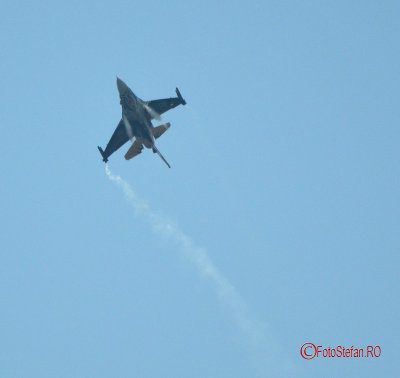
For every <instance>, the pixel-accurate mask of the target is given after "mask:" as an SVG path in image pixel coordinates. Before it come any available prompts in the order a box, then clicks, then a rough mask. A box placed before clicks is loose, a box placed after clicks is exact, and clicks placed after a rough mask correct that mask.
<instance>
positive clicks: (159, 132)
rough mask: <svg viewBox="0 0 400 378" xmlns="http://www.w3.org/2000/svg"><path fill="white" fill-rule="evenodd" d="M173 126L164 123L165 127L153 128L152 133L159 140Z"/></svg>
mask: <svg viewBox="0 0 400 378" xmlns="http://www.w3.org/2000/svg"><path fill="white" fill-rule="evenodd" d="M170 126H171V124H170V123H169V122H167V123H164V124H163V125H160V126H157V127H153V128H152V129H151V132H152V133H153V136H154V138H155V139H157V138H159V137H160V136H161V135H163V134H164V133H165V132H166V131H167V130H168V129H169V128H170Z"/></svg>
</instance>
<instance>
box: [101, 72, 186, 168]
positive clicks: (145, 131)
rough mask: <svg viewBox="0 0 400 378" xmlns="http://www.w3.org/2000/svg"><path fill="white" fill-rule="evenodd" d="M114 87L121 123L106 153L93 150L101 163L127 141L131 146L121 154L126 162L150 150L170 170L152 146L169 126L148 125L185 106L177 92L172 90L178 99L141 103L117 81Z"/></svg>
mask: <svg viewBox="0 0 400 378" xmlns="http://www.w3.org/2000/svg"><path fill="white" fill-rule="evenodd" d="M117 87H118V92H119V97H120V103H121V106H122V119H121V120H120V121H119V124H118V126H117V128H116V129H115V131H114V134H113V135H112V137H111V139H110V141H109V142H108V144H107V147H106V149H105V150H104V151H103V149H102V148H101V147H97V148H98V149H99V151H100V153H101V156H102V157H103V161H104V162H105V163H107V161H108V158H109V156H110V155H111V154H112V153H113V152H115V151H117V150H118V149H119V148H120V147H121V146H122V145H123V144H125V143H126V142H127V141H128V140H131V141H132V142H133V143H132V146H131V147H130V148H129V150H128V152H127V153H126V154H125V159H126V160H129V159H132V158H133V157H135V156H136V155H139V154H140V153H141V152H142V150H143V146H145V147H146V148H151V149H152V150H153V152H154V153H157V154H158V155H159V156H160V158H161V159H162V160H163V161H164V162H165V164H167V165H168V167H169V168H171V166H170V165H169V164H168V162H167V161H166V160H165V159H164V156H162V155H161V153H160V151H158V149H157V147H156V146H155V144H154V142H155V139H157V138H158V137H160V136H161V135H162V134H164V132H165V131H166V130H168V128H169V127H170V126H171V125H170V123H169V122H168V123H164V124H162V125H160V126H157V127H154V126H153V125H152V124H151V120H152V119H156V120H161V118H160V114H162V113H164V112H166V111H167V110H170V109H172V108H175V107H176V106H178V105H180V104H182V105H185V104H186V101H185V100H184V99H183V98H182V95H181V93H180V92H179V89H178V88H176V95H177V96H178V97H172V98H164V99H160V100H152V101H143V100H142V99H140V98H139V97H137V96H136V95H135V94H134V93H133V92H132V91H131V90H130V88H129V87H128V86H127V85H126V84H125V83H124V82H123V81H122V80H121V79H119V78H117Z"/></svg>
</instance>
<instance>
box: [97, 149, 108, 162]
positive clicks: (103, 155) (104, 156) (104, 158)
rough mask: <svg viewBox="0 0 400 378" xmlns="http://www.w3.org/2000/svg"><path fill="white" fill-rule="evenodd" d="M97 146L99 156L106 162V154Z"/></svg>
mask: <svg viewBox="0 0 400 378" xmlns="http://www.w3.org/2000/svg"><path fill="white" fill-rule="evenodd" d="M97 148H98V149H99V151H100V153H101V156H102V157H103V161H104V163H107V162H108V159H107V157H106V155H105V154H104V151H103V149H102V148H101V147H100V146H97Z"/></svg>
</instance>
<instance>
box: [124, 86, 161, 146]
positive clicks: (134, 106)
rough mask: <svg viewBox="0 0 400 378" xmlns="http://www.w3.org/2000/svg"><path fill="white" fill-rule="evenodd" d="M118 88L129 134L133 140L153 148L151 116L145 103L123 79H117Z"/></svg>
mask: <svg viewBox="0 0 400 378" xmlns="http://www.w3.org/2000/svg"><path fill="white" fill-rule="evenodd" d="M117 87H118V92H119V97H120V103H121V106H122V120H123V121H124V124H125V127H126V130H127V134H128V135H129V136H130V138H131V139H132V137H136V138H138V139H139V140H140V141H141V142H142V143H143V144H144V146H145V147H147V148H151V147H153V146H154V137H153V134H152V132H151V127H152V124H151V116H150V114H149V113H148V112H147V110H146V108H145V104H144V101H143V100H142V99H140V98H139V97H137V96H136V95H135V94H134V93H133V92H132V90H131V89H130V88H129V87H128V86H127V85H126V84H125V83H124V82H123V81H122V80H121V79H117Z"/></svg>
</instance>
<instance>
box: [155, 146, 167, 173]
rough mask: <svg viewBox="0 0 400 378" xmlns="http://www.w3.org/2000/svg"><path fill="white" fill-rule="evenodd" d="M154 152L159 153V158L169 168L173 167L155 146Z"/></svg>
mask: <svg viewBox="0 0 400 378" xmlns="http://www.w3.org/2000/svg"><path fill="white" fill-rule="evenodd" d="M153 151H155V152H157V154H158V156H159V157H160V158H161V159H163V161H164V163H165V164H167V165H168V168H171V166H170V165H169V164H168V162H167V161H166V160H165V158H164V156H162V155H161V152H160V151H158V148H157V147H156V146H153Z"/></svg>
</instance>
